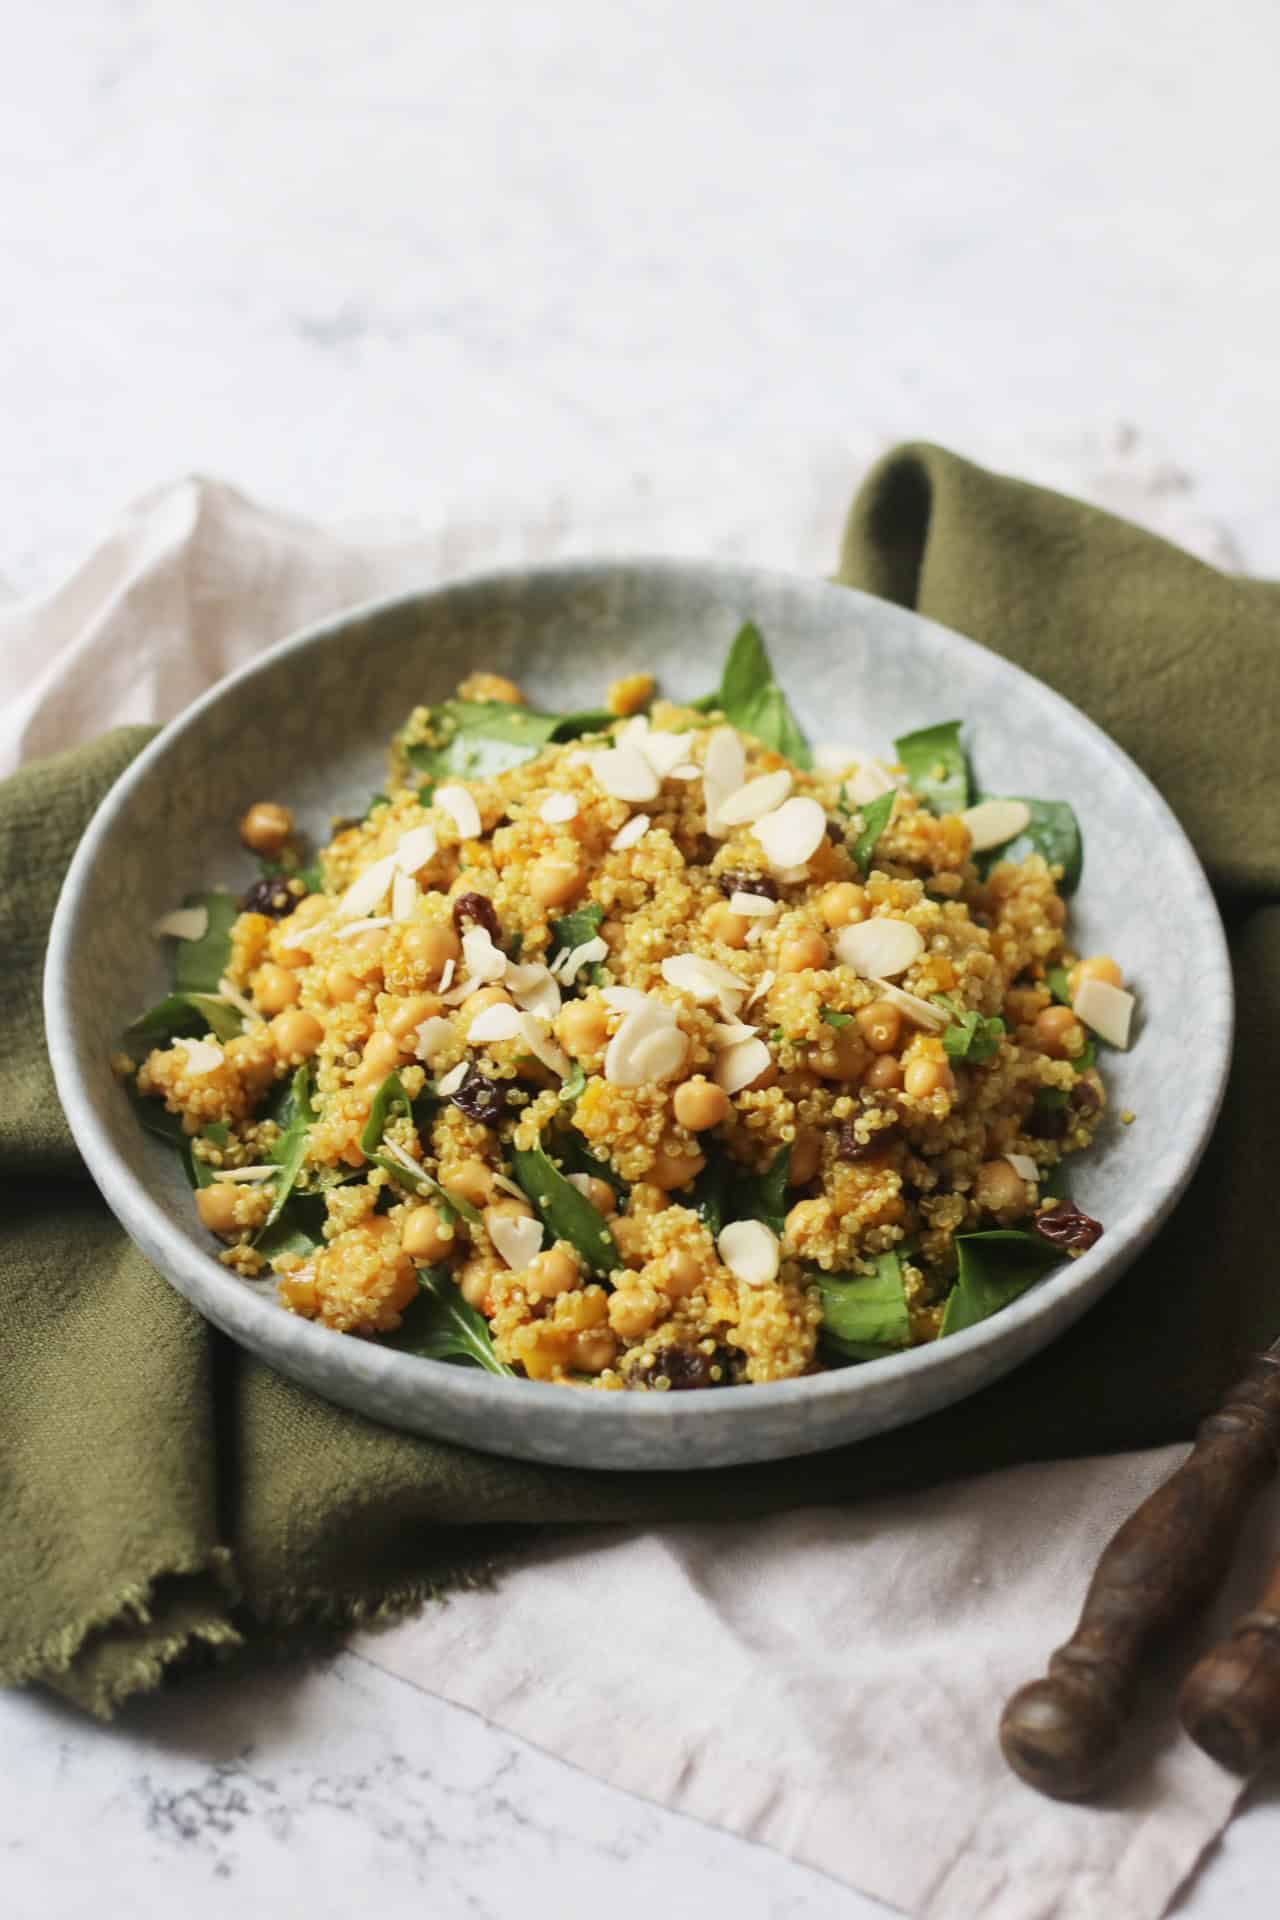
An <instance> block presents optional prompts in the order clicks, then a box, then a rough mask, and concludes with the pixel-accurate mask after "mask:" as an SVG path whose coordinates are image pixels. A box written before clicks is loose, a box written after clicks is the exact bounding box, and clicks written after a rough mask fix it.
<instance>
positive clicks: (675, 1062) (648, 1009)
mask: <svg viewBox="0 0 1280 1920" xmlns="http://www.w3.org/2000/svg"><path fill="white" fill-rule="evenodd" d="M688 1055H689V1039H688V1035H687V1034H685V1033H683V1032H681V1030H680V1028H679V1027H678V1026H676V1024H675V1022H674V1020H673V1019H672V1016H671V1009H670V1008H669V1007H664V1006H663V1005H662V1004H661V1003H660V1002H658V1001H651V1000H646V1003H645V1004H644V1005H643V1006H640V1007H633V1008H632V1010H631V1011H630V1012H629V1013H627V1014H626V1015H625V1017H624V1018H623V1022H622V1025H621V1026H620V1027H619V1028H618V1031H617V1032H616V1033H615V1034H614V1036H613V1038H612V1040H610V1042H609V1044H608V1046H607V1047H606V1048H605V1055H604V1077H605V1079H606V1080H607V1081H608V1082H609V1084H610V1085H611V1086H615V1087H643V1086H647V1085H648V1084H649V1083H650V1082H651V1081H655V1080H670V1079H671V1078H672V1077H673V1076H674V1075H675V1074H677V1073H679V1072H680V1069H681V1068H682V1067H683V1066H684V1063H685V1061H686V1059H687V1058H688Z"/></svg>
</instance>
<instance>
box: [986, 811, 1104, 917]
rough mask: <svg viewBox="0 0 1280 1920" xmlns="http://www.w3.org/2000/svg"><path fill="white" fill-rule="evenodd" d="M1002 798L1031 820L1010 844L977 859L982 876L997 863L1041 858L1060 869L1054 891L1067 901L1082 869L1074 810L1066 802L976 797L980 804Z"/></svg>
mask: <svg viewBox="0 0 1280 1920" xmlns="http://www.w3.org/2000/svg"><path fill="white" fill-rule="evenodd" d="M1005 798H1013V799H1020V800H1021V801H1022V804H1023V806H1024V807H1026V808H1027V809H1028V811H1029V812H1030V814H1031V818H1030V820H1029V821H1028V822H1027V825H1026V826H1025V827H1024V828H1023V830H1022V832H1021V833H1019V834H1015V836H1014V838H1013V839H1012V840H1007V841H1006V842H1005V844H1004V845H1003V846H1002V847H992V848H991V849H990V850H989V851H988V852H986V853H983V854H981V855H980V856H979V861H978V864H979V867H980V868H981V870H982V872H983V873H988V872H990V870H991V868H992V867H993V866H995V864H996V862H997V861H998V860H1013V861H1018V860H1025V859H1027V858H1028V856H1029V855H1031V854H1033V853H1039V854H1043V856H1044V858H1045V859H1046V860H1047V861H1048V863H1049V865H1050V866H1051V867H1055V866H1057V867H1061V868H1062V879H1061V881H1060V882H1059V886H1058V891H1059V892H1060V893H1061V894H1062V897H1063V899H1064V900H1065V899H1067V898H1069V897H1070V895H1071V894H1073V893H1074V892H1075V890H1076V888H1077V887H1078V886H1079V885H1080V873H1081V869H1082V868H1083V866H1084V845H1083V842H1082V841H1081V838H1080V823H1079V821H1078V820H1077V819H1076V816H1075V809H1074V808H1073V807H1072V806H1071V805H1070V803H1069V802H1068V801H1066V800H1031V799H1028V798H1026V797H1025V796H1024V795H1022V794H1016V795H1009V796H1006V795H1004V794H990V793H984V794H981V795H979V799H980V800H993V799H1005Z"/></svg>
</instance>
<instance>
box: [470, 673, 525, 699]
mask: <svg viewBox="0 0 1280 1920" xmlns="http://www.w3.org/2000/svg"><path fill="white" fill-rule="evenodd" d="M458 698H459V700H501V702H502V704H503V705H504V706H506V707H522V706H523V705H524V695H523V694H522V693H521V691H520V689H519V687H518V686H517V685H516V683H515V681H514V680H508V678H507V676H506V674H505V673H483V672H477V673H469V674H468V675H467V677H466V679H465V680H464V681H462V683H461V685H460V686H459V688H458Z"/></svg>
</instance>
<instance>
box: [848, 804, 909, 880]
mask: <svg viewBox="0 0 1280 1920" xmlns="http://www.w3.org/2000/svg"><path fill="white" fill-rule="evenodd" d="M897 797H898V796H897V794H896V793H895V792H894V791H893V790H892V789H890V791H889V792H888V793H878V794H877V795H876V797H875V799H874V800H868V802H867V804H866V806H865V807H863V808H862V809H861V816H862V826H861V828H860V830H859V832H858V837H857V839H856V840H855V841H854V843H853V846H852V848H851V852H852V854H853V863H854V865H855V866H856V867H857V869H858V872H859V873H860V874H862V875H863V877H864V878H865V876H866V874H867V872H868V870H869V868H870V866H871V856H872V854H873V853H874V852H875V850H876V842H877V841H878V840H879V838H880V835H881V834H882V833H883V832H884V830H885V828H886V827H887V826H888V824H889V818H890V815H891V814H892V813H893V803H894V801H895V800H896V799H897Z"/></svg>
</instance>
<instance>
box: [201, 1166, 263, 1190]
mask: <svg viewBox="0 0 1280 1920" xmlns="http://www.w3.org/2000/svg"><path fill="white" fill-rule="evenodd" d="M210 1171H211V1172H213V1173H216V1175H217V1177H218V1179H219V1180H234V1181H237V1182H239V1181H244V1182H245V1184H246V1185H248V1186H252V1185H253V1184H254V1182H255V1181H258V1180H274V1179H275V1177H276V1175H277V1174H278V1173H279V1171H280V1169H279V1167H215V1168H211V1169H210Z"/></svg>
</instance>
